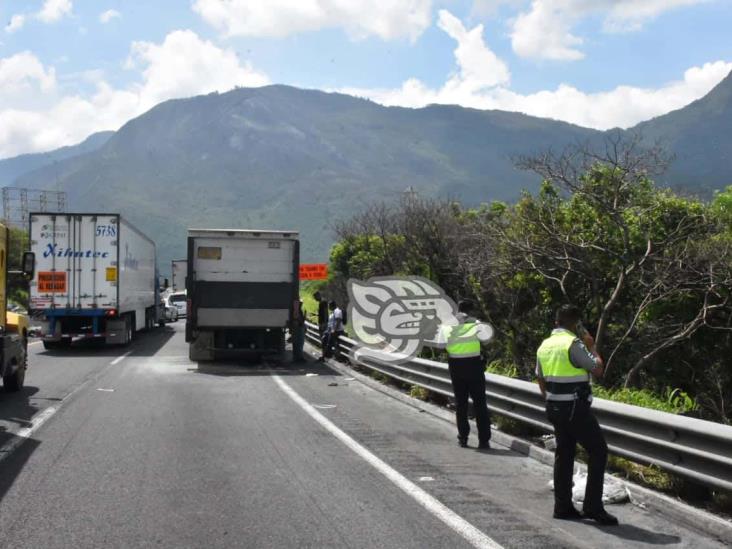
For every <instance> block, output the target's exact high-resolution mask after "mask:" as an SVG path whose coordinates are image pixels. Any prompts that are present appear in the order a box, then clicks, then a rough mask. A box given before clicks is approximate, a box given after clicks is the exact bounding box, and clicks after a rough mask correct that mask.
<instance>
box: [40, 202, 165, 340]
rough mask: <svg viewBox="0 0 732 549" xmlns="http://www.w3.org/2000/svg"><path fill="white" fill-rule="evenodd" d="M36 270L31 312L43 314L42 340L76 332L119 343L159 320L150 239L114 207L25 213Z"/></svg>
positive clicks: (72, 337) (76, 335)
mask: <svg viewBox="0 0 732 549" xmlns="http://www.w3.org/2000/svg"><path fill="white" fill-rule="evenodd" d="M29 234H30V244H31V251H32V252H33V253H34V255H35V260H36V271H35V276H34V277H33V280H32V281H31V283H30V304H31V314H34V316H35V315H36V314H37V315H41V316H43V317H45V319H46V324H45V330H44V333H43V345H44V346H45V347H46V348H47V349H52V348H58V347H67V346H69V345H71V342H72V341H73V340H75V339H79V338H94V339H99V340H103V341H105V342H106V343H108V344H121V345H125V344H128V343H130V342H131V341H132V339H133V337H134V334H135V332H137V331H139V330H143V329H146V328H152V327H153V326H155V325H156V324H157V323H158V320H159V314H160V308H159V299H160V298H159V294H158V291H157V287H158V280H157V273H156V268H155V267H156V255H155V243H154V242H153V241H152V240H150V239H149V238H148V237H147V236H145V234H143V233H142V232H141V231H140V230H138V229H136V228H135V227H134V226H133V225H132V224H131V223H129V222H128V221H127V220H126V219H124V218H123V217H122V216H121V215H119V214H115V213H31V214H30V229H29Z"/></svg>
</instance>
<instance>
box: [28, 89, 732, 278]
mask: <svg viewBox="0 0 732 549" xmlns="http://www.w3.org/2000/svg"><path fill="white" fill-rule="evenodd" d="M731 113H732V79H731V78H729V77H728V78H727V79H726V80H725V81H724V82H722V83H721V84H720V85H719V86H717V88H715V89H714V90H713V91H712V92H711V93H710V94H709V95H708V96H706V97H705V98H703V99H700V100H699V101H696V102H695V103H693V104H691V105H689V106H688V107H686V108H684V109H681V110H679V111H675V112H673V113H669V114H668V115H665V116H662V117H658V118H656V119H653V120H650V121H648V122H645V123H643V124H641V125H639V126H638V128H634V129H633V130H631V131H634V130H636V129H639V130H641V131H643V135H644V136H646V138H647V139H661V140H662V141H664V142H665V143H666V144H667V145H668V146H669V147H670V149H671V150H672V151H673V152H674V153H675V154H676V156H677V162H676V163H675V164H674V165H673V167H672V169H671V171H670V172H669V173H668V175H667V181H664V182H666V183H669V184H673V185H675V186H678V187H683V188H686V189H688V190H691V191H692V192H700V193H705V194H709V193H710V192H711V190H713V189H714V188H721V187H722V186H724V185H726V184H729V183H732V163H730V162H729V152H730V150H731V148H730V147H732V134H731V133H730V132H729V129H730V128H731V127H732V125H730V121H731V120H732V114H731ZM603 135H604V134H603V132H600V131H596V130H591V129H587V128H581V127H579V126H574V125H571V124H567V123H564V122H558V121H554V120H548V119H542V118H536V117H531V116H527V115H523V114H519V113H509V112H502V111H480V110H474V109H466V108H461V107H455V106H429V107H426V108H422V109H406V108H398V107H383V106H381V105H378V104H376V103H373V102H371V101H368V100H364V99H357V98H354V97H351V96H346V95H341V94H335V93H325V92H320V91H313V90H300V89H296V88H292V87H287V86H267V87H262V88H254V89H247V88H241V89H236V90H233V91H231V92H228V93H224V94H216V93H214V94H210V95H206V96H199V97H193V98H189V99H178V100H171V101H167V102H165V103H162V104H160V105H158V106H156V107H154V108H153V109H151V110H150V111H148V112H147V113H145V114H143V115H142V116H140V117H138V118H136V119H134V120H131V121H130V122H128V123H127V124H125V125H124V126H123V127H122V128H120V129H119V130H118V131H117V132H115V133H114V134H113V135H112V136H110V137H109V138H108V140H107V141H106V142H105V143H104V144H103V145H102V146H100V147H99V148H98V149H96V150H93V151H89V152H85V153H83V154H79V155H76V156H72V157H70V158H67V159H66V160H62V161H58V162H55V163H53V164H52V165H49V164H46V165H45V166H42V167H40V168H38V169H35V170H33V171H30V172H27V173H25V174H23V175H21V176H19V177H18V178H17V179H16V180H15V181H16V183H15V184H16V185H17V186H27V187H36V188H40V187H44V186H47V182H48V181H56V180H57V179H56V178H58V185H59V186H60V188H62V189H63V190H66V191H67V192H68V194H69V204H71V207H72V209H74V210H77V211H83V210H96V211H115V212H117V211H119V212H121V213H122V214H124V215H125V216H127V217H128V218H130V219H131V220H132V221H133V222H134V223H135V224H136V225H138V226H139V227H140V228H141V229H142V230H144V231H145V232H146V233H147V234H149V235H150V236H151V237H153V238H154V239H155V241H156V242H157V243H158V246H159V251H160V256H161V263H160V264H161V267H162V268H163V270H164V271H165V270H166V269H165V267H166V266H167V265H169V261H170V260H171V259H175V258H179V257H184V256H185V250H186V247H185V236H186V229H187V228H188V227H228V228H263V229H264V228H279V229H295V230H299V231H300V232H301V238H302V258H303V260H305V261H318V260H326V259H327V252H328V248H329V246H330V244H331V242H332V240H333V234H332V230H331V229H332V225H333V223H334V222H335V221H337V220H339V219H343V218H346V217H348V216H349V215H350V214H351V213H353V212H355V211H357V210H360V209H362V208H363V207H364V206H365V205H366V204H368V203H371V202H373V201H375V200H387V201H389V200H395V199H398V198H399V197H400V196H401V194H402V192H403V191H404V190H405V189H406V188H407V187H410V186H411V187H413V188H414V189H415V190H416V191H417V192H418V193H420V194H422V195H424V196H442V197H451V198H455V199H460V200H463V201H464V202H466V203H469V204H477V203H480V202H487V201H491V200H513V199H515V198H517V197H518V196H519V193H520V191H521V190H522V189H527V190H534V189H536V188H537V186H538V183H539V182H538V180H537V178H536V177H535V176H533V175H531V174H528V173H525V172H521V171H519V170H516V169H515V168H514V166H513V163H512V157H513V156H515V155H517V154H531V153H536V152H539V151H543V150H545V149H547V148H549V147H552V148H554V149H555V150H558V149H561V148H562V147H563V146H565V145H567V144H569V143H575V142H578V141H582V142H584V141H590V142H592V141H595V140H598V141H599V140H601V139H602V137H603Z"/></svg>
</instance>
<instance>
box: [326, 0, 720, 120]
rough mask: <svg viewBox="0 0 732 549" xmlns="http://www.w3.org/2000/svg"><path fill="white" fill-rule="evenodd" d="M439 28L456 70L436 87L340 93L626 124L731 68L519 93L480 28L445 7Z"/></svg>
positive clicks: (707, 85) (683, 100)
mask: <svg viewBox="0 0 732 549" xmlns="http://www.w3.org/2000/svg"><path fill="white" fill-rule="evenodd" d="M439 26H440V28H442V29H443V30H444V31H445V32H447V33H448V34H449V35H450V36H451V37H452V38H453V39H455V40H456V41H457V43H458V46H457V48H456V49H455V61H456V64H457V72H456V73H455V74H453V75H452V76H450V77H448V79H447V81H446V82H445V84H444V85H443V86H441V87H439V88H436V89H435V88H430V87H429V86H427V85H425V84H424V83H423V82H421V81H420V80H418V79H416V78H410V79H408V80H406V81H405V82H404V83H403V84H402V86H401V87H399V88H396V89H362V88H360V89H359V88H342V89H340V90H339V91H341V92H344V93H348V94H351V95H356V96H358V97H367V98H369V99H372V100H374V101H376V102H378V103H381V104H383V105H395V106H397V105H398V106H404V107H423V106H425V105H428V104H432V103H441V104H456V105H462V106H464V107H472V108H477V109H500V110H507V111H516V112H522V113H526V114H530V115H534V116H541V117H546V118H553V119H557V120H564V121H566V122H571V123H574V124H578V125H581V126H586V127H591V128H597V129H608V128H613V127H622V128H627V127H630V126H633V125H635V124H637V123H638V122H641V121H642V120H647V119H649V118H652V117H654V116H658V115H661V114H665V113H667V112H669V111H671V110H674V109H678V108H681V107H683V106H684V105H687V104H689V103H690V102H692V101H694V100H695V99H698V98H700V97H702V96H703V95H705V94H706V93H708V92H709V91H710V90H711V89H712V88H713V87H714V86H715V85H717V84H718V83H719V82H720V81H721V80H722V79H723V78H724V77H725V76H727V75H728V74H729V73H730V71H732V63H728V62H724V61H717V62H714V63H706V64H704V65H702V66H701V67H692V68H690V69H689V70H687V71H686V72H685V73H684V76H683V79H681V80H678V81H674V82H670V83H667V84H665V85H663V86H661V87H659V88H655V89H653V88H638V87H633V86H618V87H616V88H615V89H612V90H609V91H606V92H600V93H585V92H583V91H581V90H578V89H577V88H575V87H573V86H570V85H568V84H562V85H560V86H559V87H558V88H557V89H555V90H544V91H539V92H536V93H532V94H526V95H523V94H519V93H516V92H514V91H512V90H511V89H510V88H509V87H508V81H509V72H508V68H507V67H506V65H505V64H504V63H503V62H502V61H501V60H500V59H498V58H497V57H496V56H495V54H494V53H493V52H492V51H491V50H490V49H489V48H488V46H487V45H486V44H485V42H484V40H483V36H482V26H480V25H479V26H477V27H475V28H473V29H472V30H466V29H465V28H464V27H463V25H462V23H460V21H458V20H457V19H456V18H455V17H453V16H452V15H451V14H449V13H448V12H445V11H444V10H443V11H442V12H440V22H439Z"/></svg>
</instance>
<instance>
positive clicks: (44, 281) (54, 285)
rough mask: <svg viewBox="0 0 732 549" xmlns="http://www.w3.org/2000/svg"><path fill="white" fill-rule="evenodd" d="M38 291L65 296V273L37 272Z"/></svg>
mask: <svg viewBox="0 0 732 549" xmlns="http://www.w3.org/2000/svg"><path fill="white" fill-rule="evenodd" d="M38 291H39V292H46V293H51V294H65V293H66V273H54V272H39V273H38Z"/></svg>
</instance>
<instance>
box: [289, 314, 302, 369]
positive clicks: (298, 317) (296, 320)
mask: <svg viewBox="0 0 732 549" xmlns="http://www.w3.org/2000/svg"><path fill="white" fill-rule="evenodd" d="M290 335H291V336H292V360H293V361H294V362H303V361H304V360H305V356H304V355H303V347H304V346H305V314H304V313H303V310H302V301H301V300H299V299H297V300H295V303H294V305H293V309H292V321H291V322H290Z"/></svg>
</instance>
